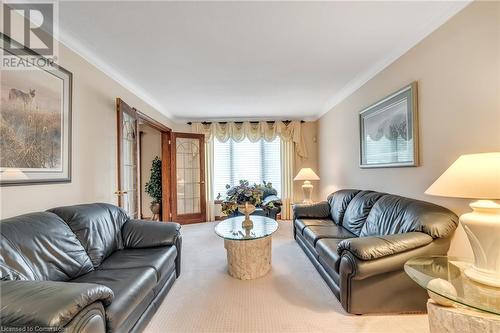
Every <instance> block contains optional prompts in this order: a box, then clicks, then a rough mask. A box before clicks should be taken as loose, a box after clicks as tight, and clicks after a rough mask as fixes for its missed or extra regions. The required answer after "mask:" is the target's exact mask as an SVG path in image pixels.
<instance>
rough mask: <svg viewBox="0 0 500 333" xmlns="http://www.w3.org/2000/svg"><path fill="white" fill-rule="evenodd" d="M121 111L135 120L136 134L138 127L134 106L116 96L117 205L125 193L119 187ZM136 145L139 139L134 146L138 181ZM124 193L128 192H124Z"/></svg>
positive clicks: (120, 171)
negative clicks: (123, 107) (124, 107)
mask: <svg viewBox="0 0 500 333" xmlns="http://www.w3.org/2000/svg"><path fill="white" fill-rule="evenodd" d="M122 106H126V107H127V109H126V110H125V109H123V110H122V108H121V107H122ZM122 112H125V113H128V114H131V115H132V116H133V117H134V118H135V120H136V122H135V133H136V135H138V128H139V126H138V114H137V110H136V109H135V108H133V107H131V106H129V105H128V104H127V103H125V101H123V100H122V99H121V98H119V97H117V98H116V129H117V133H116V134H117V135H116V142H117V145H116V148H117V149H116V161H117V183H116V185H117V191H116V192H115V194H117V195H118V206H121V205H122V203H123V202H122V201H123V194H125V193H122V188H121V181H122V179H121V173H122V170H121V163H120V161H121V150H122V143H121V140H120V137H122V136H123V135H122V134H123V133H122V126H121V124H122V118H121V115H122ZM138 145H139V140H136V147H135V151H136V153H135V155H136V159H137V160H136V165H137V173H138V174H137V175H136V177H137V182H139V180H140V178H139V176H140V175H139V173H140V170H139V164H138V163H139V158H138V155H139V154H138V149H139V147H138ZM136 185H138V187H139V185H140V184H139V183H138V184H136ZM126 194H129V193H126ZM138 194H139V193H136V194H135V195H136V199H137V200H136V202H137V205H138V206H137V207H138V208H139V200H138V199H139V195H138Z"/></svg>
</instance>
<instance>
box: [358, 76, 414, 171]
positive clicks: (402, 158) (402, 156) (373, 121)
mask: <svg viewBox="0 0 500 333" xmlns="http://www.w3.org/2000/svg"><path fill="white" fill-rule="evenodd" d="M359 129H360V167H361V168H380V167H408V166H418V163H419V161H418V110H417V83H416V82H413V83H412V84H410V85H408V86H406V87H404V88H402V89H400V90H398V91H397V92H395V93H393V94H391V95H390V96H387V97H386V98H384V99H382V100H381V101H379V102H377V103H375V104H374V105H372V106H369V107H368V108H366V109H364V110H362V111H361V112H360V113H359Z"/></svg>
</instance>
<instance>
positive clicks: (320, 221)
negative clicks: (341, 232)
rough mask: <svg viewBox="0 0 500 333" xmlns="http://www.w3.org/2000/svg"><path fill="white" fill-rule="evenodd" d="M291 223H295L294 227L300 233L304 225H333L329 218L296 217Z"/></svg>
mask: <svg viewBox="0 0 500 333" xmlns="http://www.w3.org/2000/svg"><path fill="white" fill-rule="evenodd" d="M293 224H294V225H295V228H297V231H298V232H299V233H301V234H302V232H303V231H304V228H305V227H309V226H326V227H330V226H334V225H335V224H334V223H333V221H332V220H330V219H296V220H294V221H293Z"/></svg>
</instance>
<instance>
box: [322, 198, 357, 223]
mask: <svg viewBox="0 0 500 333" xmlns="http://www.w3.org/2000/svg"><path fill="white" fill-rule="evenodd" d="M359 192H360V191H359V190H340V191H337V192H334V193H332V194H330V195H329V196H328V203H329V204H330V213H331V216H332V219H333V222H335V223H336V224H339V225H341V224H342V220H343V219H344V214H345V211H346V209H347V206H348V205H349V203H350V202H351V200H352V199H353V198H354V197H355V196H356V194H358V193H359Z"/></svg>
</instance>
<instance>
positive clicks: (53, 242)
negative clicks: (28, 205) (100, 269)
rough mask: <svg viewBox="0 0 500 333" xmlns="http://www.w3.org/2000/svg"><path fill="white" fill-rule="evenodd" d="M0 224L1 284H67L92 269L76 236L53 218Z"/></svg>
mask: <svg viewBox="0 0 500 333" xmlns="http://www.w3.org/2000/svg"><path fill="white" fill-rule="evenodd" d="M0 223H1V228H0V232H1V237H0V274H1V276H0V277H1V279H2V280H52V281H68V280H70V279H72V278H75V277H77V276H79V275H81V274H85V273H87V272H90V271H92V270H93V269H94V268H93V266H92V262H91V261H90V258H89V256H88V255H87V253H86V252H85V249H84V248H83V247H82V245H81V244H80V242H79V241H78V239H77V238H76V236H75V234H74V233H73V232H72V231H71V229H70V228H69V227H68V226H67V225H66V223H64V221H63V220H61V219H60V218H59V217H58V216H57V215H55V214H52V213H48V212H40V213H30V214H24V215H20V216H16V217H11V218H8V219H4V220H2V222H0Z"/></svg>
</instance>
